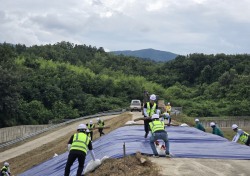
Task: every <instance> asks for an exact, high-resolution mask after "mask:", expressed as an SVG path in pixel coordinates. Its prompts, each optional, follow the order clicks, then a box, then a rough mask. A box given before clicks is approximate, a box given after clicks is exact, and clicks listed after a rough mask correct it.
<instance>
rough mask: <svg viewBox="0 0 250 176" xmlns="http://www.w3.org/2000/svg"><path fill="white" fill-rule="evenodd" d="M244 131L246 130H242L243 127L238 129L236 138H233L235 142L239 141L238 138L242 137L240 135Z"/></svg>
mask: <svg viewBox="0 0 250 176" xmlns="http://www.w3.org/2000/svg"><path fill="white" fill-rule="evenodd" d="M243 133H244V131H243V130H242V129H238V130H237V133H236V135H235V136H234V138H233V140H232V141H233V142H237V141H238V140H239V138H240V136H241V135H242V134H243Z"/></svg>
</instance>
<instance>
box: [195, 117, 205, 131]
mask: <svg viewBox="0 0 250 176" xmlns="http://www.w3.org/2000/svg"><path fill="white" fill-rule="evenodd" d="M195 128H197V129H199V130H201V131H204V132H205V131H206V130H205V128H204V127H203V125H202V124H201V123H200V120H199V119H195Z"/></svg>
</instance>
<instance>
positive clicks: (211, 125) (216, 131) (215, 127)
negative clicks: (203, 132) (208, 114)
mask: <svg viewBox="0 0 250 176" xmlns="http://www.w3.org/2000/svg"><path fill="white" fill-rule="evenodd" d="M210 127H212V129H213V131H212V133H213V134H215V135H218V136H221V137H224V135H223V133H222V131H221V130H220V128H219V127H217V126H216V125H215V123H214V122H211V123H210Z"/></svg>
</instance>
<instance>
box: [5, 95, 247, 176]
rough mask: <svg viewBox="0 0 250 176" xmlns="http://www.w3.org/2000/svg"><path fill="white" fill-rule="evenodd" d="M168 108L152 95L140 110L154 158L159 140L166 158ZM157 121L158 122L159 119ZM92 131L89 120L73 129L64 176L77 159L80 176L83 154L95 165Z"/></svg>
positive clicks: (100, 123) (99, 122) (239, 133)
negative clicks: (161, 107)
mask: <svg viewBox="0 0 250 176" xmlns="http://www.w3.org/2000/svg"><path fill="white" fill-rule="evenodd" d="M170 112H171V105H170V103H168V104H167V105H166V107H165V110H164V112H163V113H162V112H161V111H160V110H159V109H158V105H157V104H156V95H154V94H152V95H151V96H150V100H149V102H146V103H145V104H144V107H143V114H144V130H145V135H144V137H145V138H147V136H148V134H149V131H151V136H150V146H151V149H152V151H153V154H154V155H153V156H154V157H159V154H158V152H157V150H156V146H155V142H156V141H157V140H159V139H160V140H163V141H164V143H165V155H166V156H170V152H169V140H168V134H167V131H166V130H165V122H164V121H165V119H168V125H170V124H171V116H170ZM160 117H161V118H160ZM195 123H196V124H195V127H196V128H197V129H199V130H201V131H204V132H205V131H206V130H205V128H204V127H203V125H202V124H201V122H200V121H199V119H195ZM97 126H98V127H97V128H98V131H99V134H100V136H102V135H104V133H103V129H104V121H103V120H101V119H100V118H98V119H97ZM210 127H211V128H212V134H215V135H218V136H221V137H224V135H223V132H222V131H221V130H220V128H219V127H218V126H217V125H216V124H215V122H211V123H210ZM94 129H96V127H95V124H94V123H93V121H92V120H90V121H89V123H87V124H86V125H85V124H80V125H79V126H78V127H77V132H76V133H75V134H73V135H72V136H71V137H70V139H69V141H68V151H69V155H68V159H67V163H66V167H65V172H64V176H69V175H70V168H71V166H72V164H73V163H74V161H75V160H76V159H78V169H77V176H82V172H83V168H84V162H85V158H86V154H87V151H88V150H89V151H90V154H91V157H92V159H93V161H95V160H96V159H95V154H94V151H93V146H92V140H93V130H94ZM232 129H233V130H234V131H235V132H236V135H235V136H234V138H233V140H232V141H233V142H237V141H238V140H240V141H241V142H243V143H244V144H245V145H247V146H249V144H250V136H249V134H248V133H246V132H245V131H243V130H242V129H239V128H238V126H237V125H236V124H233V125H232ZM0 174H1V175H0V176H10V168H9V163H7V162H5V163H4V166H3V168H2V169H1V173H0Z"/></svg>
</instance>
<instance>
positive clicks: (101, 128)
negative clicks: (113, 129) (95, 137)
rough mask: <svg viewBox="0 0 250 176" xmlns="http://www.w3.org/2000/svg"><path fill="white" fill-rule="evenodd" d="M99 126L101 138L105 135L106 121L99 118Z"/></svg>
mask: <svg viewBox="0 0 250 176" xmlns="http://www.w3.org/2000/svg"><path fill="white" fill-rule="evenodd" d="M97 125H98V131H99V133H100V136H102V135H104V134H105V133H104V132H103V127H104V125H105V124H104V121H103V120H101V119H100V118H97Z"/></svg>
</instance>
